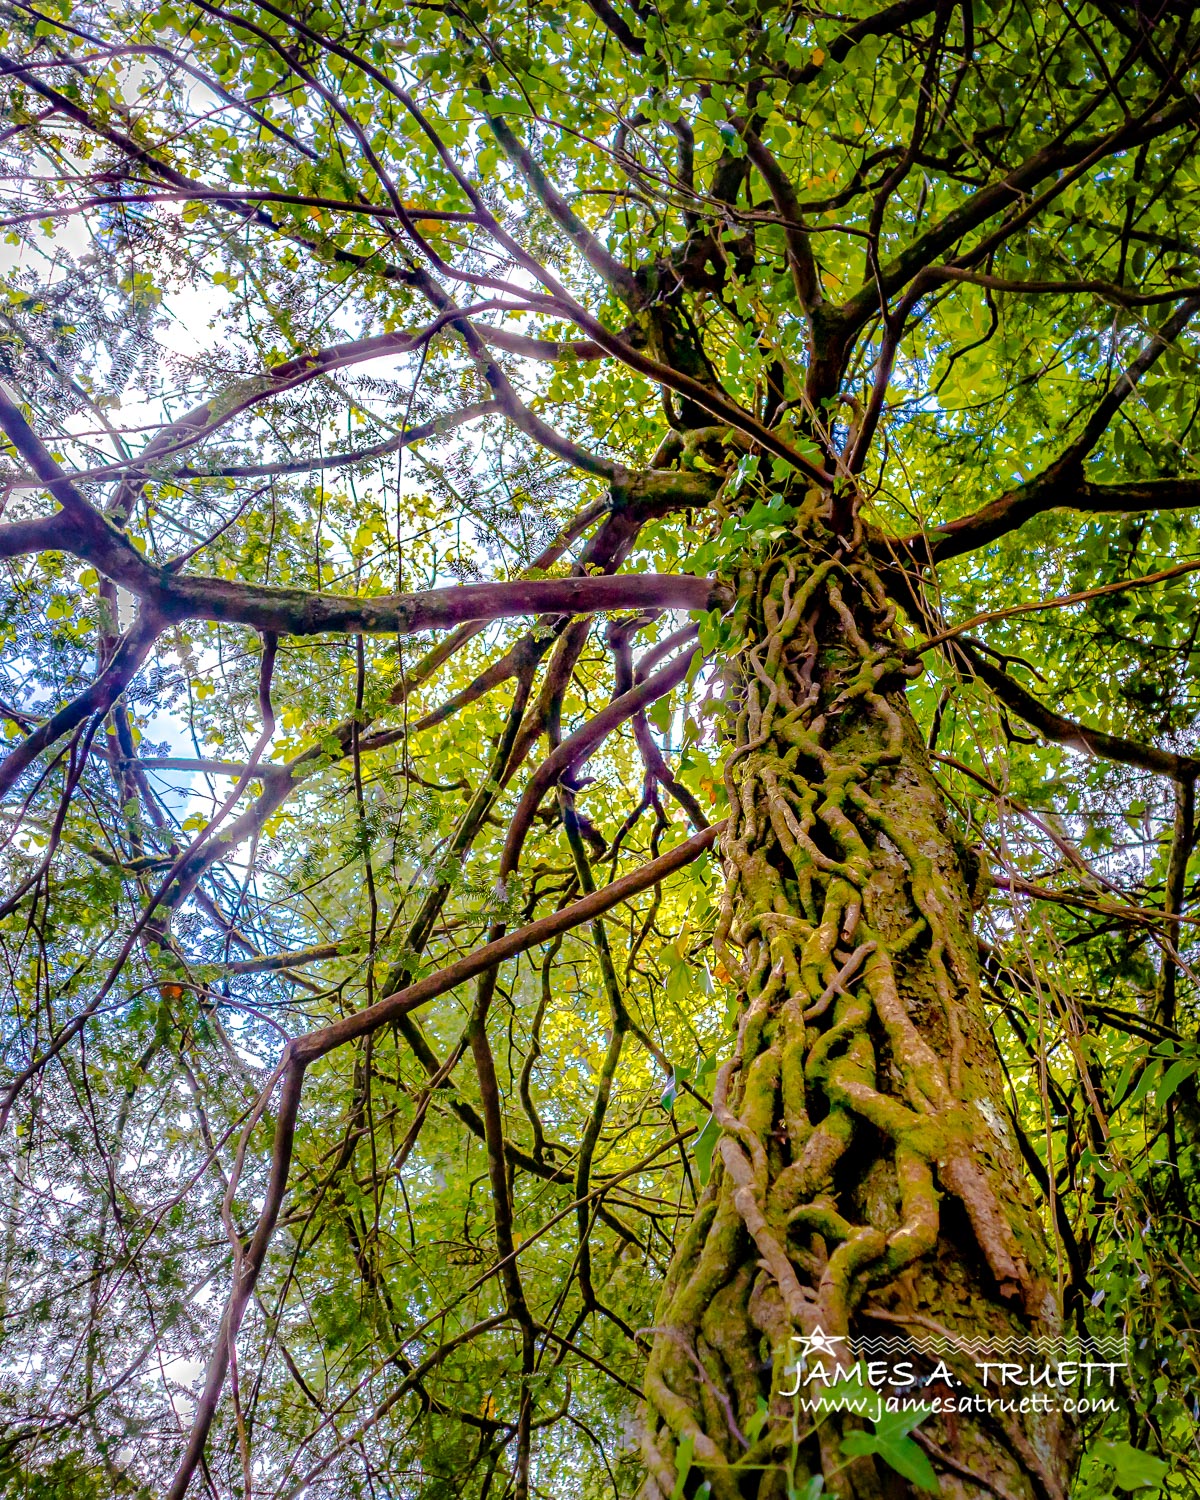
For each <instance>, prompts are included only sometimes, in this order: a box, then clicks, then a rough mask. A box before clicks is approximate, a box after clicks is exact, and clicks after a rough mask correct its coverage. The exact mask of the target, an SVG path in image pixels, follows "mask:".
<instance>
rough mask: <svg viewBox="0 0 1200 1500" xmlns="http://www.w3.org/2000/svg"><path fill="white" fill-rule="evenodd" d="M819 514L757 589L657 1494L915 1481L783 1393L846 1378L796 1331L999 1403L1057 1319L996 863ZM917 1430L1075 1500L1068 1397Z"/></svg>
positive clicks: (749, 614)
mask: <svg viewBox="0 0 1200 1500" xmlns="http://www.w3.org/2000/svg"><path fill="white" fill-rule="evenodd" d="M818 507H819V501H818V500H817V499H816V498H815V492H814V496H813V498H812V499H810V500H809V501H808V502H807V503H806V507H805V510H804V512H803V513H802V514H801V516H800V518H799V520H798V521H797V523H796V532H795V534H794V535H793V537H792V538H790V539H788V540H787V541H786V542H785V543H784V544H783V545H782V546H780V545H779V544H777V546H776V552H775V555H774V556H773V557H772V558H770V559H769V560H768V561H767V562H766V563H765V564H762V565H760V566H759V567H758V568H757V569H755V570H754V571H753V572H751V571H749V570H748V571H747V572H746V573H745V574H744V575H743V578H742V580H741V587H740V590H739V603H740V609H739V614H738V617H737V618H738V629H739V632H740V633H741V634H740V638H739V640H738V641H737V642H735V644H734V647H733V648H731V652H730V656H731V661H730V664H729V666H728V667H727V669H726V696H725V704H726V711H727V714H728V731H729V736H730V740H731V748H730V753H729V756H728V759H727V766H726V772H725V780H726V788H727V791H728V794H729V804H730V818H729V823H728V826H727V829H726V831H725V834H724V837H723V840H722V852H723V856H724V862H725V875H726V888H725V895H724V902H723V907H722V913H721V918H720V921H719V924H718V928H717V933H716V936H715V945H716V949H717V956H718V958H719V960H720V962H721V963H722V964H723V965H724V967H725V968H726V969H727V970H728V971H729V973H730V974H731V975H733V976H734V977H735V978H736V980H737V982H738V984H739V986H740V988H741V991H742V1012H741V1021H740V1026H739V1030H738V1037H737V1042H736V1046H735V1048H734V1052H733V1056H732V1057H731V1058H730V1059H729V1060H728V1061H727V1062H726V1063H725V1064H724V1065H723V1066H722V1068H721V1069H720V1071H719V1073H718V1075H717V1081H716V1084H715V1088H714V1098H713V1113H714V1116H715V1118H716V1120H717V1122H718V1124H719V1125H720V1127H721V1135H720V1140H719V1143H718V1148H717V1153H716V1157H715V1158H714V1169H713V1173H712V1177H711V1179H710V1181H709V1182H708V1184H707V1186H706V1188H705V1190H704V1193H703V1195H702V1197H701V1199H700V1202H699V1204H698V1206H697V1209H696V1213H695V1216H694V1218H693V1220H692V1223H691V1226H690V1228H689V1230H688V1232H687V1233H686V1235H685V1236H684V1237H683V1239H682V1241H681V1243H680V1245H679V1247H678V1249H677V1252H676V1255H675V1258H674V1261H673V1263H672V1265H671V1267H670V1270H669V1273H668V1277H667V1281H666V1285H665V1288H664V1291H663V1294H662V1298H661V1301H660V1304H659V1309H658V1314H657V1320H656V1326H655V1338H654V1345H653V1350H652V1353H651V1357H650V1361H649V1367H648V1372H647V1377H646V1387H645V1395H646V1407H645V1421H644V1427H643V1454H644V1458H645V1462H646V1466H647V1470H648V1478H647V1481H646V1487H645V1494H646V1495H647V1496H648V1497H658V1496H659V1495H660V1494H661V1495H663V1496H670V1495H671V1494H672V1493H673V1491H675V1490H676V1487H677V1484H678V1479H679V1475H680V1474H681V1473H683V1472H684V1471H686V1470H687V1468H688V1459H689V1456H690V1457H691V1463H692V1465H693V1467H692V1469H691V1472H690V1475H689V1476H688V1478H687V1479H686V1480H685V1481H684V1483H683V1485H682V1486H681V1487H680V1488H679V1493H683V1494H686V1495H689V1496H695V1495H697V1494H703V1493H711V1494H712V1495H713V1496H714V1497H716V1500H749V1497H756V1500H792V1497H793V1496H795V1497H800V1496H805V1497H807V1496H809V1495H816V1494H818V1493H821V1489H820V1486H819V1485H817V1484H816V1483H815V1481H816V1478H817V1476H823V1479H824V1485H825V1493H829V1494H833V1495H837V1496H839V1497H845V1500H868V1497H870V1500H875V1497H895V1496H901V1495H916V1494H918V1493H920V1492H921V1491H920V1490H919V1489H918V1488H916V1487H914V1484H915V1481H914V1482H910V1481H909V1480H906V1479H904V1478H902V1477H901V1475H900V1474H899V1473H898V1472H897V1471H896V1470H895V1469H894V1468H892V1467H891V1466H889V1465H888V1464H887V1463H884V1462H882V1461H881V1460H879V1459H878V1458H876V1457H873V1456H870V1455H867V1456H860V1457H857V1458H852V1457H851V1458H848V1457H847V1454H846V1453H845V1452H844V1451H843V1450H842V1448H841V1441H842V1439H843V1438H844V1437H845V1436H846V1434H847V1433H848V1432H849V1431H851V1430H853V1429H855V1428H861V1429H863V1431H864V1432H870V1428H868V1427H867V1426H866V1424H865V1422H864V1421H863V1420H862V1419H861V1418H856V1417H853V1416H851V1415H848V1414H839V1415H836V1416H831V1417H825V1418H823V1419H820V1420H818V1419H817V1418H815V1417H813V1416H812V1415H808V1416H806V1415H805V1413H804V1411H803V1410H802V1409H801V1408H800V1406H799V1403H798V1399H789V1395H788V1394H785V1393H789V1394H790V1393H792V1392H794V1391H795V1390H797V1389H798V1390H799V1392H800V1396H801V1397H803V1396H813V1395H818V1394H820V1392H821V1390H822V1389H823V1386H822V1383H821V1381H820V1380H818V1381H817V1382H816V1383H815V1384H812V1385H808V1384H804V1383H802V1380H803V1378H804V1377H806V1376H807V1375H808V1374H810V1373H811V1371H812V1369H813V1366H814V1363H821V1361H820V1360H819V1359H818V1357H817V1356H816V1354H815V1353H814V1354H813V1357H812V1360H810V1363H809V1365H808V1366H806V1368H805V1371H804V1372H803V1376H802V1375H798V1373H797V1356H798V1351H800V1350H803V1349H806V1348H808V1346H807V1345H805V1344H802V1343H801V1342H800V1338H801V1336H803V1338H805V1339H810V1338H812V1337H814V1336H815V1335H816V1331H817V1330H818V1329H820V1330H822V1331H823V1333H824V1334H825V1335H828V1336H831V1337H833V1338H834V1339H841V1340H843V1341H844V1342H842V1343H839V1344H837V1346H836V1348H837V1354H836V1356H835V1360H836V1363H838V1364H841V1365H843V1366H846V1367H852V1366H853V1365H854V1363H855V1360H856V1359H870V1360H884V1361H886V1362H888V1363H890V1364H892V1365H894V1364H895V1363H897V1362H898V1361H900V1360H901V1359H905V1358H907V1359H908V1360H910V1362H911V1363H912V1364H913V1365H914V1367H915V1372H916V1374H917V1376H918V1377H921V1376H924V1377H926V1378H927V1377H928V1376H929V1375H930V1374H931V1373H932V1372H933V1370H934V1369H935V1367H936V1364H937V1358H938V1357H940V1358H942V1359H943V1360H944V1364H943V1367H942V1372H941V1378H939V1379H938V1380H936V1381H935V1383H933V1384H926V1385H924V1386H923V1387H921V1388H918V1389H916V1390H912V1389H910V1390H908V1391H904V1390H890V1389H888V1390H885V1394H889V1395H899V1396H904V1395H906V1394H907V1395H908V1396H910V1397H913V1396H919V1397H923V1398H924V1399H926V1400H930V1399H932V1398H934V1397H936V1396H946V1395H948V1394H953V1395H956V1396H959V1397H961V1396H963V1395H967V1394H969V1393H970V1392H972V1391H978V1390H979V1389H980V1387H979V1372H978V1371H977V1370H976V1368H975V1364H974V1361H975V1360H976V1359H994V1358H997V1357H1002V1356H1003V1353H1004V1351H1005V1350H1006V1349H1008V1350H1011V1349H1012V1348H1013V1347H1014V1340H1029V1339H1031V1338H1033V1339H1038V1340H1042V1341H1044V1340H1046V1339H1053V1338H1055V1336H1056V1335H1057V1332H1058V1327H1059V1313H1058V1308H1057V1303H1056V1298H1055V1295H1054V1287H1053V1277H1052V1274H1051V1273H1050V1271H1049V1256H1048V1251H1047V1247H1046V1244H1045V1241H1044V1237H1043V1233H1042V1228H1041V1224H1040V1222H1039V1218H1038V1214H1037V1212H1036V1210H1035V1208H1034V1206H1033V1204H1032V1202H1031V1201H1030V1198H1029V1196H1028V1193H1027V1191H1026V1186H1025V1181H1024V1176H1023V1173H1022V1170H1021V1167H1020V1164H1019V1158H1018V1155H1017V1150H1016V1145H1015V1142H1014V1140H1013V1138H1012V1132H1011V1128H1010V1126H1009V1123H1008V1120H1009V1117H1008V1112H1007V1108H1006V1104H1005V1099H1004V1092H1003V1087H1002V1080H1001V1071H1000V1065H999V1058H998V1054H997V1051H996V1046H995V1043H994V1040H993V1038H992V1035H991V1032H990V1029H989V1025H988V1020H987V1017H986V1015H985V1013H984V1009H983V1005H982V1002H981V998H980V990H979V982H978V966H977V949H976V943H975V938H974V936H973V933H972V902H971V887H972V883H973V882H972V880H971V878H970V871H971V866H972V860H971V858H970V856H969V852H968V851H967V850H966V849H965V848H964V847H963V846H962V844H961V843H960V841H959V840H958V839H957V837H956V835H955V832H954V830H953V829H952V827H951V824H950V821H949V818H948V816H947V812H946V808H945V805H944V802H943V800H942V797H941V795H940V793H939V791H938V788H937V785H936V783H935V781H934V779H933V776H932V774H931V771H930V767H929V763H928V758H927V755H926V752H925V749H924V746H923V744H922V741H921V737H920V735H919V733H918V732H917V727H916V724H915V723H914V721H913V719H912V716H911V714H910V713H909V710H908V708H907V705H906V702H905V688H906V685H907V680H908V678H909V677H911V676H912V675H913V673H914V671H916V670H919V668H914V667H913V666H911V665H910V664H909V663H908V662H907V661H906V659H905V656H904V652H903V649H902V646H901V643H900V639H899V635H898V632H897V629H896V626H895V613H896V612H895V608H894V606H892V605H891V604H890V603H889V601H888V600H887V598H886V595H885V593H884V590H883V587H882V585H881V583H880V580H879V576H878V574H877V573H876V571H875V570H874V568H873V566H872V564H871V562H870V559H869V555H868V554H867V551H866V547H865V545H864V543H863V538H862V533H861V528H859V527H858V526H857V523H856V528H855V541H854V543H853V544H848V543H846V542H844V541H843V540H841V538H840V537H838V536H836V535H834V534H833V532H832V530H831V529H830V526H829V523H828V522H827V520H825V519H824V518H823V516H822V513H821V512H820V510H819V508H818ZM735 652H736V654H734V653H735ZM935 1344H936V1347H937V1350H938V1353H937V1354H932V1353H930V1352H929V1351H930V1350H931V1349H932V1348H933V1347H934V1345H935ZM1026 1347H1028V1346H1026ZM1042 1347H1045V1346H1044V1344H1043V1346H1042ZM984 1350H995V1351H998V1352H996V1353H987V1352H982V1351H984ZM810 1352H811V1351H810ZM823 1369H824V1370H825V1371H826V1372H832V1371H833V1364H831V1363H830V1361H829V1360H828V1359H827V1360H826V1361H825V1362H824V1363H823ZM947 1370H949V1371H951V1372H952V1374H951V1375H949V1376H947V1374H946V1371H947ZM814 1424H815V1425H814ZM919 1441H920V1442H921V1443H922V1445H923V1446H924V1447H925V1448H926V1451H927V1452H932V1453H933V1456H934V1459H935V1461H936V1460H939V1459H943V1460H946V1461H945V1462H941V1463H939V1469H940V1480H941V1494H942V1495H943V1496H956V1497H964V1500H965V1497H968V1496H970V1497H975V1496H982V1495H988V1494H992V1493H995V1494H1000V1495H1003V1496H1008V1497H1012V1500H1016V1497H1021V1500H1033V1497H1045V1500H1061V1497H1064V1496H1065V1495H1066V1492H1067V1476H1068V1472H1069V1465H1070V1459H1071V1450H1072V1439H1071V1434H1070V1432H1069V1431H1068V1430H1067V1429H1066V1428H1065V1427H1064V1425H1063V1420H1062V1418H1061V1417H1060V1416H1059V1415H1058V1414H1057V1413H1055V1412H1035V1413H1030V1414H1028V1415H1024V1416H1022V1415H1019V1414H1016V1415H1014V1414H1006V1415H995V1416H993V1417H990V1418H988V1417H983V1416H976V1415H974V1414H971V1415H964V1414H962V1413H959V1412H955V1413H953V1414H946V1415H942V1416H934V1417H930V1418H928V1419H927V1420H926V1421H925V1422H924V1423H923V1424H922V1425H921V1427H920V1430H919ZM851 1446H853V1444H852V1445H851ZM911 1451H912V1450H911V1449H910V1450H909V1452H910V1453H911ZM971 1475H974V1476H978V1478H977V1479H976V1478H972V1477H970V1476H971ZM705 1483H707V1485H708V1486H709V1487H710V1490H709V1491H707V1492H706V1491H704V1489H703V1485H704V1484H705Z"/></svg>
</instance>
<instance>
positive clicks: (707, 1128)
mask: <svg viewBox="0 0 1200 1500" xmlns="http://www.w3.org/2000/svg"><path fill="white" fill-rule="evenodd" d="M720 1135H721V1127H720V1126H719V1125H718V1124H717V1122H716V1120H715V1119H714V1118H713V1116H712V1115H709V1117H708V1119H707V1120H705V1122H704V1126H703V1128H702V1129H701V1131H700V1134H699V1135H698V1136H696V1138H695V1139H694V1140H693V1141H692V1156H693V1157H694V1158H695V1162H696V1169H697V1171H698V1172H699V1174H700V1181H701V1183H706V1182H707V1181H708V1179H709V1175H710V1174H711V1172H712V1159H713V1152H714V1151H715V1150H716V1146H717V1141H718V1140H719V1139H720Z"/></svg>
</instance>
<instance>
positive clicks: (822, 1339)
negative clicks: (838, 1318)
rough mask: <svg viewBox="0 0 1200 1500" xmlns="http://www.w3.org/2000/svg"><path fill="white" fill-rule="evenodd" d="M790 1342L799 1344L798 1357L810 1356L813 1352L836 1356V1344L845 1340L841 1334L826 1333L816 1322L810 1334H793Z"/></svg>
mask: <svg viewBox="0 0 1200 1500" xmlns="http://www.w3.org/2000/svg"><path fill="white" fill-rule="evenodd" d="M792 1342H793V1343H794V1344H799V1345H800V1358H801V1359H802V1360H804V1359H809V1358H811V1356H812V1355H814V1354H832V1355H834V1356H835V1357H836V1356H837V1346H838V1345H839V1344H844V1343H845V1342H846V1340H845V1338H844V1337H843V1336H842V1335H841V1334H833V1333H826V1332H825V1330H824V1329H823V1328H822V1327H821V1325H820V1324H819V1323H818V1324H817V1326H816V1327H815V1328H814V1329H813V1331H812V1332H811V1333H810V1334H802V1333H801V1334H793V1335H792Z"/></svg>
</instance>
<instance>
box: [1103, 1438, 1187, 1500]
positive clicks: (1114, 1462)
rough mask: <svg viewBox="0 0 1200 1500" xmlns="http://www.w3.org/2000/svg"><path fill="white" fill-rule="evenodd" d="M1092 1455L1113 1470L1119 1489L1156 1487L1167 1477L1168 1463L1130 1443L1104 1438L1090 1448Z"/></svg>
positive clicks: (1114, 1479)
mask: <svg viewBox="0 0 1200 1500" xmlns="http://www.w3.org/2000/svg"><path fill="white" fill-rule="evenodd" d="M1092 1453H1093V1455H1094V1456H1095V1457H1096V1458H1098V1459H1099V1460H1100V1462H1101V1463H1102V1464H1106V1465H1107V1466H1108V1467H1109V1468H1110V1469H1112V1470H1113V1471H1114V1473H1113V1481H1114V1483H1115V1484H1116V1485H1117V1487H1118V1488H1119V1489H1122V1490H1137V1489H1155V1490H1156V1489H1158V1488H1159V1487H1160V1486H1161V1485H1162V1482H1163V1480H1164V1479H1165V1478H1166V1477H1167V1473H1168V1467H1169V1466H1168V1465H1167V1464H1166V1463H1165V1462H1164V1461H1163V1460H1162V1459H1161V1458H1156V1457H1155V1456H1154V1454H1153V1453H1145V1452H1143V1451H1142V1449H1140V1448H1135V1447H1134V1446H1133V1444H1132V1443H1116V1442H1110V1441H1108V1440H1107V1439H1105V1440H1104V1441H1102V1442H1099V1443H1097V1444H1096V1445H1095V1446H1094V1447H1093V1449H1092Z"/></svg>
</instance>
